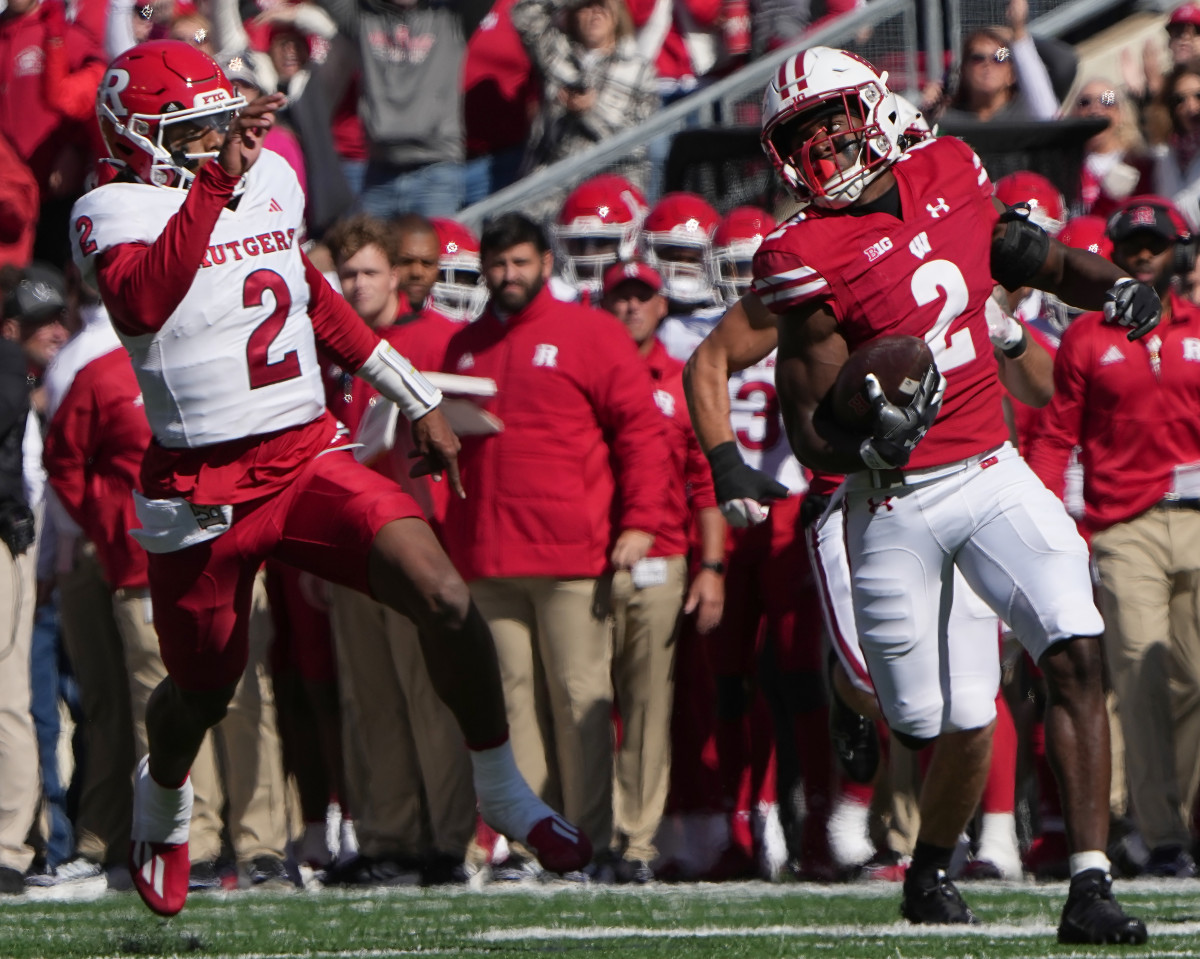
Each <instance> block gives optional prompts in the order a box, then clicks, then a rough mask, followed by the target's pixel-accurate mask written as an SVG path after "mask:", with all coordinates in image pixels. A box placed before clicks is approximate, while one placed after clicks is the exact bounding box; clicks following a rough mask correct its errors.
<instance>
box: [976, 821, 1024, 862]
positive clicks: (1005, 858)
mask: <svg viewBox="0 0 1200 959" xmlns="http://www.w3.org/2000/svg"><path fill="white" fill-rule="evenodd" d="M975 858H976V859H986V860H987V861H988V862H990V863H992V864H993V865H994V866H996V868H997V869H999V870H1000V872H1001V873H1002V874H1003V876H1004V878H1005V879H1019V878H1021V850H1020V847H1019V846H1018V845H1017V821H1016V817H1015V816H1013V814H1012V813H1010V812H986V813H984V814H983V822H982V824H981V825H980V828H979V851H978V852H977V853H976V854H975Z"/></svg>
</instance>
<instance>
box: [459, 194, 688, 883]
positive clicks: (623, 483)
mask: <svg viewBox="0 0 1200 959" xmlns="http://www.w3.org/2000/svg"><path fill="white" fill-rule="evenodd" d="M480 246H481V256H482V260H483V271H484V277H485V279H486V281H487V285H488V289H489V290H490V291H491V303H490V305H489V307H488V309H487V310H486V311H485V312H484V314H483V316H481V317H480V318H479V319H478V320H476V321H475V322H474V323H471V324H469V325H468V326H466V327H464V328H463V329H461V330H459V332H457V333H456V334H455V335H454V338H453V339H452V340H451V341H450V346H449V348H448V349H447V352H446V360H445V365H444V368H445V370H447V371H448V372H451V373H462V374H470V375H473V376H487V377H491V378H492V379H494V380H495V381H496V385H497V387H498V391H499V392H498V393H497V395H496V396H495V397H494V398H492V399H490V400H487V401H485V404H486V407H487V409H488V411H489V412H492V413H494V414H495V415H497V416H498V417H499V418H500V419H501V420H502V421H503V423H504V429H503V431H502V432H500V433H497V434H495V435H491V436H484V437H474V436H467V437H463V441H462V443H463V446H462V453H461V454H460V463H461V465H462V469H463V471H464V473H463V476H464V480H465V481H467V482H470V483H471V488H472V489H473V490H475V491H476V492H475V493H473V495H472V496H471V497H470V498H468V499H465V500H462V499H451V501H450V505H449V508H448V510H447V513H446V523H445V526H444V539H445V542H446V548H447V551H448V552H449V554H450V555H451V556H452V557H453V558H454V562H455V564H456V566H457V567H458V568H459V569H460V570H462V572H463V576H464V578H465V579H466V580H467V582H468V583H469V584H470V587H471V595H472V597H473V598H474V599H475V602H476V603H477V604H478V606H479V610H480V612H482V613H483V615H484V617H485V618H486V619H487V620H488V623H489V625H490V627H491V629H492V634H493V637H494V639H495V642H496V649H497V652H498V653H499V657H500V664H501V674H502V676H503V678H504V684H505V689H504V692H505V701H506V703H507V707H508V722H509V729H510V731H511V736H512V742H513V751H514V753H515V755H516V758H517V764H518V766H519V767H520V769H521V772H522V774H523V775H524V776H525V778H526V780H527V781H528V782H529V783H530V785H531V786H533V787H534V789H536V790H538V791H539V792H541V794H542V796H543V797H545V798H546V799H547V801H549V802H550V803H551V804H552V805H553V804H555V803H559V802H561V804H562V806H563V808H564V809H566V810H569V811H570V812H571V814H572V815H573V816H574V817H575V818H574V821H575V822H576V823H577V824H578V825H579V827H580V829H581V830H583V832H584V833H586V834H587V835H588V837H589V838H590V839H592V841H593V844H594V846H595V848H597V849H601V850H603V849H607V848H608V846H609V840H610V838H611V835H612V826H613V819H612V748H613V745H612V722H611V710H612V702H613V696H612V680H611V677H610V666H611V663H612V649H611V640H610V637H609V631H608V624H607V622H606V620H605V618H604V617H603V615H599V614H598V612H597V610H596V607H595V601H596V592H597V585H598V580H600V578H601V577H603V576H604V575H605V574H606V573H609V572H610V571H613V570H622V569H625V570H628V569H631V568H632V567H633V566H634V565H635V564H637V563H638V562H639V561H640V560H642V559H644V558H645V557H646V556H647V555H648V553H649V551H650V548H651V546H652V545H653V543H654V538H655V536H656V535H657V534H658V532H659V529H660V526H661V525H662V518H663V514H664V510H665V495H666V490H667V488H668V487H669V486H670V483H671V480H670V478H669V473H668V470H667V466H666V462H665V458H664V457H663V455H662V451H663V449H664V448H665V444H666V440H665V429H664V425H663V417H662V415H661V414H660V413H659V412H658V410H657V409H656V408H655V406H654V400H653V398H652V397H653V393H654V387H653V384H652V382H651V380H650V374H649V373H648V372H647V371H646V368H645V365H644V364H643V363H642V362H641V361H640V360H639V359H638V356H637V351H636V349H635V348H634V345H633V343H632V341H631V339H630V337H629V334H628V333H626V332H625V330H624V329H622V327H621V325H620V324H619V323H617V321H616V320H614V319H613V318H612V317H611V316H610V315H608V314H607V313H603V312H601V311H599V310H593V309H589V308H587V307H582V306H577V305H575V304H568V303H562V302H560V301H558V300H556V299H555V298H554V297H553V296H552V295H551V293H550V290H549V288H548V287H547V285H546V284H547V281H548V280H549V279H550V276H551V274H552V272H553V268H554V263H553V256H552V254H551V253H550V249H549V246H548V244H547V241H546V237H545V234H544V233H543V232H542V230H541V228H540V227H539V226H537V224H535V223H534V222H533V221H532V220H529V219H528V218H527V217H524V216H522V215H520V214H507V215H505V216H502V217H500V218H499V219H498V220H496V221H494V222H493V224H492V225H491V226H490V227H489V228H488V229H487V230H486V231H485V232H484V235H483V237H482V241H481V244H480ZM617 496H619V504H620V505H619V509H618V510H617V511H616V512H615V513H614V497H617ZM548 731H552V732H548ZM509 866H510V867H511V868H508V867H506V868H504V869H500V868H499V867H497V868H496V870H494V873H493V875H495V876H499V877H502V878H514V879H516V878H521V877H522V876H525V875H529V874H530V872H531V871H536V870H533V869H532V863H531V862H529V861H528V860H527V859H524V858H523V857H520V858H515V859H514V861H513V862H512V863H510V864H509Z"/></svg>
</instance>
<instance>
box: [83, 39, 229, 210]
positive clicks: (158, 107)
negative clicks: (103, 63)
mask: <svg viewBox="0 0 1200 959" xmlns="http://www.w3.org/2000/svg"><path fill="white" fill-rule="evenodd" d="M245 104H246V101H245V99H243V98H242V97H240V96H238V95H237V94H236V93H234V90H233V87H232V86H230V84H229V81H228V80H227V79H226V78H225V74H224V73H222V72H221V68H220V67H219V66H218V65H217V62H216V61H215V60H214V59H213V58H212V57H210V56H209V55H208V54H206V53H204V52H203V51H201V50H199V49H197V48H196V47H194V46H192V45H191V44H190V43H184V42H183V41H182V40H152V41H150V42H148V43H140V44H138V45H137V46H135V47H130V48H129V49H128V50H126V51H125V52H124V53H122V54H121V55H120V56H118V57H117V58H116V59H115V60H113V61H112V63H110V64H109V65H108V70H106V71H105V73H104V78H103V79H102V80H101V81H100V89H99V90H98V91H97V94H96V117H97V119H98V120H99V121H100V132H101V134H102V135H103V137H104V143H105V145H106V146H107V147H108V154H109V157H110V158H111V160H112V162H114V163H116V164H118V165H119V166H123V167H125V168H127V169H129V170H130V171H131V172H132V173H133V174H134V175H135V176H136V177H137V178H138V179H139V180H141V181H142V182H143V183H149V184H151V185H153V186H162V187H176V188H183V189H186V188H187V187H188V186H190V185H191V182H192V179H193V178H194V177H195V175H196V169H197V163H198V161H200V160H202V159H205V158H211V157H215V156H216V153H183V152H182V150H181V149H179V148H174V149H173V148H172V143H182V142H183V140H181V139H180V137H179V136H178V134H179V133H180V132H182V130H181V128H184V127H186V128H187V132H188V133H192V134H195V133H198V132H200V131H201V130H203V129H213V130H217V131H219V132H220V133H221V134H224V133H225V131H226V130H227V129H229V124H230V121H232V120H233V118H234V116H235V115H236V113H237V111H238V110H239V109H241V108H242V107H243V106H245ZM173 126H175V127H176V130H175V131H174V134H175V135H172V132H171V130H170V128H171V127H173Z"/></svg>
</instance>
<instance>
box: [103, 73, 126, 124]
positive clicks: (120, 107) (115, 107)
mask: <svg viewBox="0 0 1200 959" xmlns="http://www.w3.org/2000/svg"><path fill="white" fill-rule="evenodd" d="M127 86H129V72H128V71H127V70H122V69H121V68H120V67H113V68H112V69H111V70H109V71H108V73H106V74H105V75H104V82H103V83H101V84H100V97H101V99H102V100H103V101H104V102H105V103H106V104H108V108H109V109H110V110H111V111H112V113H113V116H115V117H123V116H126V115H127V114H128V113H129V111H128V110H126V109H125V104H123V103H122V102H121V91H122V90H124V89H125V88H126V87H127Z"/></svg>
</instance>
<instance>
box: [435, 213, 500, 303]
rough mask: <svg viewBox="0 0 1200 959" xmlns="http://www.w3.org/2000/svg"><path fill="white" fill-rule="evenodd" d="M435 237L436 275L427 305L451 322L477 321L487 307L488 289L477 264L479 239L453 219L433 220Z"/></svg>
mask: <svg viewBox="0 0 1200 959" xmlns="http://www.w3.org/2000/svg"><path fill="white" fill-rule="evenodd" d="M429 222H431V223H432V224H433V228H434V230H436V231H437V237H438V276H437V280H436V281H435V282H434V284H433V288H432V289H431V290H430V291H429V303H430V305H431V306H432V307H433V308H434V309H435V310H437V311H438V312H439V313H441V314H443V315H445V316H448V317H450V319H452V320H460V321H470V320H477V319H479V317H480V316H481V315H482V314H483V310H484V307H486V306H487V300H488V290H487V287H486V286H485V285H484V282H483V267H482V265H481V264H480V261H479V240H477V239H476V238H475V234H474V233H472V232H471V230H470V229H468V228H467V227H465V226H463V224H461V223H459V222H458V221H457V220H450V219H447V218H445V217H433V218H431V219H430V221H429Z"/></svg>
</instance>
